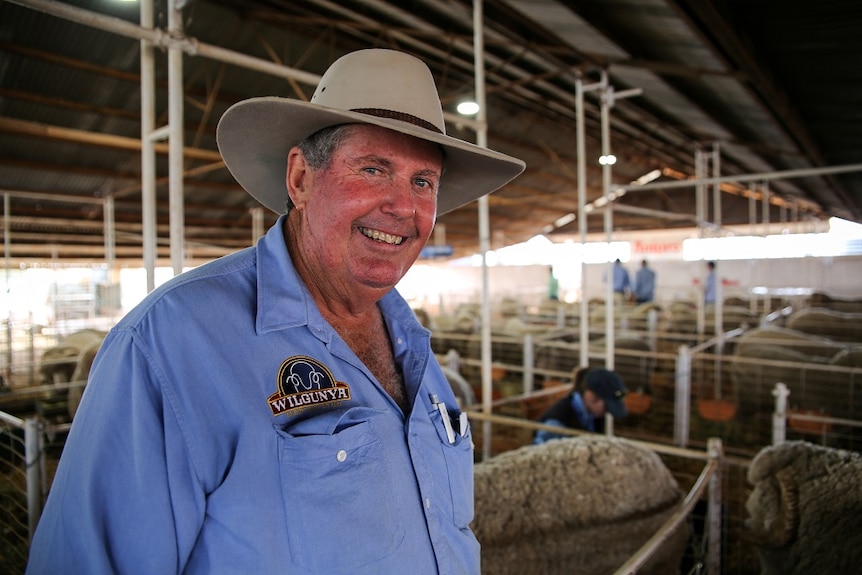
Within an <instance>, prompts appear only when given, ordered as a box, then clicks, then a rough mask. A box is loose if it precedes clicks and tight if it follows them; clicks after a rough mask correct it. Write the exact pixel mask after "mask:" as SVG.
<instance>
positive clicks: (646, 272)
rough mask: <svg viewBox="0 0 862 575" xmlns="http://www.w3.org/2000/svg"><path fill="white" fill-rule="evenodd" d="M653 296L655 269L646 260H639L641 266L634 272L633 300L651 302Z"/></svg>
mask: <svg viewBox="0 0 862 575" xmlns="http://www.w3.org/2000/svg"><path fill="white" fill-rule="evenodd" d="M654 297H655V271H653V270H652V269H651V268H650V267H649V264H647V261H646V260H643V261H641V267H640V269H639V270H638V271H637V273H636V274H635V301H637V303H646V302H651V301H652V300H653V299H654Z"/></svg>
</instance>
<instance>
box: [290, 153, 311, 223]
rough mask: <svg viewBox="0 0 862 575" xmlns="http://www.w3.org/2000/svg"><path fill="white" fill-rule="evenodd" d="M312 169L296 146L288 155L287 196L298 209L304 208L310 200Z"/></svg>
mask: <svg viewBox="0 0 862 575" xmlns="http://www.w3.org/2000/svg"><path fill="white" fill-rule="evenodd" d="M311 178H312V173H311V169H310V168H309V166H308V162H306V161H305V155H304V154H303V153H302V151H301V150H300V149H299V148H298V147H296V146H294V147H293V148H291V149H290V151H289V152H288V153H287V175H286V184H287V194H288V195H289V196H290V200H291V201H292V202H293V205H294V206H295V207H297V208H300V209H301V208H302V206H303V205H305V202H306V201H307V200H308V194H309V191H310V188H311Z"/></svg>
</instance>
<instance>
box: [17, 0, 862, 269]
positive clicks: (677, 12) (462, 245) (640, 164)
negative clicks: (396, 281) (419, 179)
mask: <svg viewBox="0 0 862 575" xmlns="http://www.w3.org/2000/svg"><path fill="white" fill-rule="evenodd" d="M63 4H65V5H69V6H74V7H80V8H84V9H86V10H88V11H91V12H92V13H95V14H107V15H110V16H112V17H115V18H121V19H123V20H125V21H127V22H132V23H135V22H137V20H138V6H137V4H136V3H116V4H115V3H107V2H102V1H97V0H76V1H75V2H66V3H63ZM26 5H27V2H26V1H25V0H20V1H19V2H5V3H0V189H5V190H17V191H22V192H27V193H28V194H29V196H28V195H27V194H18V195H17V196H14V197H13V198H12V213H13V215H15V216H16V218H19V219H17V220H16V224H15V228H14V229H13V238H14V234H15V233H18V234H22V235H23V234H30V232H31V231H32V230H39V231H40V232H44V233H46V234H47V232H45V230H50V229H52V227H51V225H50V224H48V223H46V222H47V220H48V219H50V218H52V217H55V218H56V219H57V220H58V222H59V223H58V224H57V227H59V228H62V229H67V228H68V226H69V224H68V220H69V218H70V217H73V216H74V215H75V214H77V215H78V217H80V218H82V219H87V220H88V221H89V220H93V219H96V220H98V217H99V215H98V213H97V211H94V208H93V206H92V205H89V204H88V205H76V201H77V200H79V199H80V198H81V197H87V198H91V197H104V196H106V195H116V196H117V201H118V205H119V206H120V208H119V209H118V214H117V219H118V224H119V225H120V226H122V227H123V229H124V230H129V233H132V234H134V233H139V231H140V191H139V188H140V185H139V172H140V152H139V151H138V150H137V149H136V148H135V147H134V146H132V147H130V148H123V147H121V146H120V143H121V142H127V141H137V140H138V139H139V138H140V105H141V104H140V102H141V94H140V86H139V82H140V42H139V40H137V39H134V38H127V37H124V36H121V35H118V34H115V33H111V32H107V31H103V30H99V29H96V28H94V27H92V26H87V25H83V24H80V23H76V22H72V21H69V20H68V19H66V18H63V17H58V16H57V15H51V14H46V13H43V12H41V11H39V10H36V9H33V8H29V7H27V6H26ZM166 6H167V5H166V2H165V0H161V1H158V2H156V7H157V11H156V20H157V23H156V26H157V27H159V28H164V27H165V26H166V16H165V14H166ZM472 14H473V6H472V2H471V1H470V0H406V1H399V2H395V1H394V0H393V1H389V0H343V1H340V2H337V3H336V2H331V1H329V0H306V1H303V2H292V1H287V0H268V1H266V2H263V1H254V0H249V1H240V0H198V1H196V2H193V3H188V5H187V7H186V8H185V10H184V12H183V20H184V25H185V31H186V34H187V35H188V37H190V38H193V39H195V40H196V41H198V42H200V43H203V44H208V45H213V46H219V47H221V48H225V49H227V50H232V51H234V52H236V53H238V54H246V55H251V56H254V57H257V58H260V59H263V60H268V61H278V62H281V63H283V64H285V65H287V66H290V67H292V68H296V69H298V70H302V71H306V72H310V73H311V74H321V73H322V72H323V71H324V70H325V68H326V67H327V66H328V64H329V63H330V62H331V61H333V60H334V59H335V58H336V57H338V56H339V55H341V54H343V53H344V52H347V51H350V50H354V49H358V48H363V47H371V46H382V47H393V48H398V49H403V50H407V51H409V52H412V53H414V54H416V55H418V56H420V57H421V58H423V59H424V60H425V61H426V62H428V64H429V67H430V68H431V69H432V72H433V73H434V74H435V77H436V79H437V82H438V86H439V89H440V92H441V97H442V99H443V102H444V107H445V109H446V111H447V112H452V113H453V114H454V105H455V104H456V103H457V101H458V100H460V99H461V98H463V97H466V96H470V95H472V92H473V90H474V86H473V48H472V43H473V33H472ZM484 14H485V32H484V38H485V53H484V59H485V69H486V83H487V93H488V105H489V110H488V118H489V125H490V129H489V140H490V141H489V144H490V146H491V147H492V148H495V149H499V150H501V151H504V152H507V153H510V154H512V155H514V156H518V157H521V158H523V159H525V160H526V161H527V164H528V169H527V171H526V172H525V174H524V175H523V176H521V177H520V178H519V179H518V180H516V181H515V182H514V183H513V184H510V185H509V186H507V187H506V188H504V189H503V190H500V191H498V192H497V193H495V194H494V195H492V196H491V198H490V202H489V203H490V206H491V217H492V223H491V225H492V229H494V230H495V236H494V237H495V238H500V237H505V238H507V239H508V240H510V241H518V240H523V239H527V238H529V237H531V236H532V235H535V234H536V233H539V232H540V231H541V230H542V229H543V228H544V227H545V226H546V225H547V224H548V223H550V222H553V221H555V220H556V219H558V218H559V217H560V216H562V215H565V214H566V213H569V212H571V211H574V210H576V208H577V204H576V201H575V190H576V188H577V181H576V177H575V171H576V169H575V161H576V157H575V140H574V138H575V111H574V92H575V84H576V79H577V78H581V79H582V81H583V82H584V83H585V84H594V83H597V82H599V81H600V79H601V78H602V73H603V72H604V73H606V74H607V78H608V82H609V84H610V85H611V86H613V88H614V90H615V92H616V93H619V92H621V91H623V90H628V89H633V88H637V89H642V90H643V92H642V94H641V95H639V96H636V97H631V98H626V99H619V100H617V101H616V102H615V104H614V107H613V108H612V111H611V122H612V123H611V140H612V142H611V143H612V149H613V151H614V153H615V154H616V155H617V156H618V158H619V162H618V164H617V165H615V166H614V181H615V183H618V184H627V183H629V182H631V181H632V180H633V179H635V178H637V177H639V176H640V175H642V174H644V173H646V172H648V171H650V170H652V169H655V168H661V169H664V170H665V173H666V174H669V176H666V177H668V178H672V177H676V178H678V177H688V178H690V177H693V176H694V174H695V169H694V155H695V150H696V148H697V147H698V146H703V147H709V146H712V145H713V144H715V145H717V146H718V148H719V149H720V150H721V169H722V173H723V174H746V173H752V172H771V171H780V170H787V169H807V168H814V167H829V166H835V165H839V164H851V163H854V162H859V161H860V159H862V136H860V134H862V111H860V110H862V108H860V106H859V102H862V72H860V70H862V67H860V66H858V62H859V61H860V58H862V40H860V38H862V4H860V3H858V2H852V1H848V0H822V1H821V2H818V3H817V6H816V8H812V7H811V5H810V3H808V2H805V1H802V0H782V1H780V2H779V1H778V0H762V1H760V2H757V3H752V2H750V1H749V0H725V1H724V2H722V3H720V4H719V3H716V2H712V1H708V0H579V1H578V2H571V1H564V0H532V1H527V0H506V1H499V2H486V3H485V5H484ZM166 60H167V58H166V53H165V49H164V48H159V49H157V50H156V61H157V66H156V72H157V78H158V85H159V87H158V90H157V94H156V102H157V105H156V108H157V115H158V125H163V124H164V123H165V122H166V121H167V111H166V110H167V80H166V78H167V65H166ZM183 67H184V91H185V106H184V108H185V112H184V113H185V118H184V123H185V143H186V144H185V145H186V147H187V148H190V149H191V150H190V151H193V152H195V151H197V152H199V154H198V155H199V156H205V157H201V158H200V159H195V158H194V157H191V156H189V157H187V158H186V162H185V168H186V169H187V170H188V171H189V172H188V174H187V175H186V178H185V186H186V202H185V203H186V208H185V218H186V221H187V224H188V225H187V231H186V233H187V238H188V240H189V241H201V242H203V241H207V242H209V243H219V241H220V238H221V237H224V238H225V239H224V241H223V242H222V243H223V245H224V249H225V250H226V251H229V250H232V249H235V248H236V247H237V245H241V244H242V243H250V241H251V240H250V235H251V217H250V214H249V209H251V208H252V207H255V206H256V203H255V202H254V201H253V200H252V199H251V198H250V197H249V196H248V195H247V194H245V192H243V191H242V190H241V189H240V188H239V186H238V185H237V184H236V183H235V182H234V181H233V180H232V178H231V177H230V175H229V174H228V173H227V171H226V170H225V169H224V168H219V167H218V165H216V167H215V169H213V168H212V163H213V162H214V161H215V162H217V156H215V155H214V153H215V150H216V146H215V136H214V134H215V125H216V122H217V120H218V118H219V117H220V115H221V114H222V113H223V111H224V110H225V109H226V108H227V107H228V106H229V105H230V104H232V103H233V102H235V101H237V100H240V99H243V98H247V97H251V96H260V95H280V96H284V97H300V98H307V97H308V96H309V95H310V93H311V91H312V90H313V86H309V85H306V84H302V83H299V82H296V81H291V80H288V79H287V78H286V77H275V76H273V75H270V74H264V73H260V72H256V71H251V70H247V69H243V68H241V67H239V66H237V65H234V64H227V63H223V62H221V61H216V60H213V59H209V58H204V57H201V56H199V55H196V54H195V53H194V50H190V52H189V53H187V54H186V56H185V57H184V58H183ZM586 108H587V109H586V134H587V150H586V152H587V157H588V173H587V185H588V196H589V198H590V199H594V198H595V197H597V196H598V195H599V194H600V193H601V172H600V169H599V167H598V165H597V164H596V163H595V162H594V161H593V160H594V159H595V158H597V157H598V155H599V153H600V143H601V142H600V115H599V99H598V94H597V93H596V92H591V93H589V94H588V95H587V106H586ZM449 130H450V132H452V133H453V134H456V135H458V136H459V137H462V138H465V139H470V140H472V139H474V137H475V136H474V134H473V132H472V131H471V130H469V129H466V128H464V127H463V126H458V125H455V124H453V125H451V126H450V127H449ZM97 137H99V138H104V137H108V142H107V143H105V142H103V143H94V142H95V139H96V138H97ZM111 138H114V140H113V141H111ZM123 138H127V139H131V140H121V139H123ZM207 154H209V155H208V156H207ZM158 166H159V168H158V177H159V178H160V180H159V181H160V184H159V186H158V202H159V209H158V213H159V225H160V226H161V228H162V229H164V228H166V225H167V214H168V212H169V207H168V200H167V197H168V194H167V186H166V184H165V183H164V182H165V181H166V177H167V161H166V156H165V155H164V154H163V153H160V154H159V156H158ZM769 189H770V192H771V193H772V194H774V196H775V199H774V200H773V201H774V209H775V210H778V209H779V205H781V204H782V203H783V204H784V205H789V204H790V203H792V202H799V205H801V206H802V210H801V212H800V213H801V214H802V217H825V216H828V215H839V216H841V217H844V218H847V219H851V220H855V221H860V220H862V176H860V173H859V172H854V173H851V174H839V175H827V176H811V177H806V178H794V179H792V180H775V181H772V182H770V183H769ZM733 192H734V193H728V194H725V195H724V196H723V197H724V200H723V204H725V205H724V206H723V209H722V218H723V222H724V223H732V222H734V221H736V222H743V223H745V222H747V220H748V218H749V213H750V211H749V200H748V198H747V197H746V194H749V195H752V194H756V193H757V191H756V190H754V191H753V192H746V191H745V186H743V185H739V186H736V189H735V190H733ZM40 194H41V196H40ZM54 194H59V195H63V194H65V195H68V196H69V197H70V198H71V200H72V201H70V202H58V201H57V198H54V197H52V196H53V195H54ZM34 195H35V196H39V197H42V198H43V199H42V200H38V199H34ZM692 195H693V194H692V191H691V190H666V191H663V192H662V193H661V194H654V193H653V194H650V193H642V194H628V195H626V196H625V197H624V199H623V200H621V201H624V202H631V203H632V205H636V206H639V207H646V208H650V209H656V210H660V209H664V206H667V205H673V206H676V207H677V209H680V210H686V211H688V210H691V212H692V213H693V211H694V207H693V205H694V201H693V198H692ZM47 197H51V199H50V200H48V199H44V198H47ZM81 203H82V202H78V204H81ZM97 209H98V206H97V208H96V210H97ZM273 218H274V215H272V214H268V215H267V221H268V222H271V221H272V219H273ZM773 218H774V219H776V216H773ZM600 219H601V218H590V226H591V227H595V226H600V225H601V222H600V221H598V220H600ZM614 221H615V225H616V226H617V228H618V229H621V230H623V229H638V228H654V227H668V226H672V225H679V224H678V223H677V221H676V220H669V219H662V218H655V217H649V218H648V217H645V216H643V215H633V214H625V213H619V214H618V215H617V217H615V219H614ZM441 222H442V223H444V224H446V233H447V238H446V241H447V243H451V244H452V245H454V246H455V247H456V255H461V254H463V253H466V252H471V251H474V250H475V249H476V247H477V242H478V237H477V233H476V220H475V208H474V207H467V208H464V209H462V210H457V211H455V212H453V213H451V214H447V215H446V216H444V217H443V218H442V219H441ZM28 226H29V227H28ZM574 226H576V224H570V225H569V226H567V227H563V228H561V229H560V230H558V232H559V233H563V234H565V233H570V232H571V231H572V230H573V229H574ZM163 233H165V232H161V233H160V235H161V234H163ZM86 234H89V236H87V237H86V238H85V239H84V240H82V241H91V242H93V243H100V242H101V238H100V237H98V234H95V233H93V232H92V231H90V230H88V231H86ZM26 237H27V238H28V243H29V244H32V243H33V241H34V240H33V235H32V234H30V235H27V236H26ZM50 240H51V238H49V237H47V235H46V239H45V241H46V242H47V241H50ZM495 241H496V239H495ZM494 247H499V246H494ZM20 256H21V257H27V255H26V254H23V253H22V254H20ZM34 257H37V255H34Z"/></svg>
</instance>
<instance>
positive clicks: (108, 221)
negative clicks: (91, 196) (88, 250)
mask: <svg viewBox="0 0 862 575" xmlns="http://www.w3.org/2000/svg"><path fill="white" fill-rule="evenodd" d="M102 218H103V220H104V226H105V231H104V235H105V238H104V242H105V262H106V263H107V265H108V269H109V270H111V271H113V269H114V265H115V263H116V260H117V250H116V248H117V233H116V225H115V218H114V198H113V196H108V197H107V198H105V200H104V207H103V208H102ZM111 279H112V280H113V278H111Z"/></svg>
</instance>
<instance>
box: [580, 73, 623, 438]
mask: <svg viewBox="0 0 862 575" xmlns="http://www.w3.org/2000/svg"><path fill="white" fill-rule="evenodd" d="M602 84H603V85H604V89H603V90H602V95H601V116H602V126H601V129H602V157H603V158H604V161H603V162H602V197H603V198H604V199H605V201H606V204H605V205H606V208H605V211H604V226H605V241H606V242H607V245H608V257H607V262H605V280H606V281H605V342H606V345H605V367H606V368H607V369H609V370H611V371H613V370H614V341H615V335H614V330H615V329H616V326H615V325H614V277H613V276H614V269H613V268H614V259H615V258H614V257H613V254H612V253H611V240H613V229H614V212H613V207H612V204H611V198H610V194H611V176H612V170H613V168H612V162H611V160H610V157H611V120H610V114H611V106H613V99H614V87H613V86H608V85H607V72H605V71H602ZM582 345H586V343H585V342H582ZM606 419H607V420H608V423H611V418H606ZM611 425H612V423H611ZM608 431H611V430H610V429H609V430H608ZM609 434H611V435H612V432H611V433H609Z"/></svg>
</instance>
